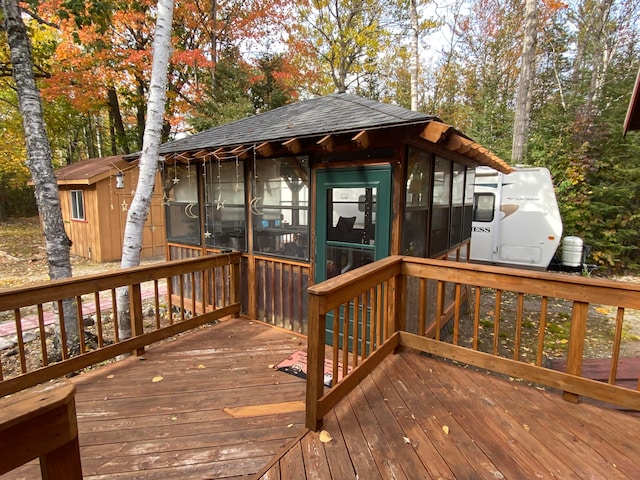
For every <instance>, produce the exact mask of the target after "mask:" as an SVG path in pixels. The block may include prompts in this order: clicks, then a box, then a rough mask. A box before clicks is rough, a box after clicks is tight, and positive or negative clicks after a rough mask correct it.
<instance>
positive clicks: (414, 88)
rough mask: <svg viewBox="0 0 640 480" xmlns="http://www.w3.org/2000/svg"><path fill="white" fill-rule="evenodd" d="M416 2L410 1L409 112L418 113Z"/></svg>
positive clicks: (418, 56)
mask: <svg viewBox="0 0 640 480" xmlns="http://www.w3.org/2000/svg"><path fill="white" fill-rule="evenodd" d="M417 3H418V0H411V110H413V111H414V112H417V111H418V64H419V59H420V52H419V51H418V40H419V34H420V32H419V29H420V24H419V22H418V5H417Z"/></svg>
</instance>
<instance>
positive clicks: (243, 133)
mask: <svg viewBox="0 0 640 480" xmlns="http://www.w3.org/2000/svg"><path fill="white" fill-rule="evenodd" d="M412 126H416V127H417V128H418V130H417V131H416V133H415V135H417V136H419V137H421V138H422V139H424V140H428V141H430V142H433V143H437V144H439V146H441V147H444V148H445V149H447V150H449V151H451V152H455V153H458V154H461V155H463V156H465V157H468V158H469V159H470V160H472V161H474V162H476V163H478V164H480V165H488V166H490V167H493V168H495V169H497V170H500V171H502V172H505V173H508V172H510V171H511V167H510V166H509V165H507V164H506V163H505V162H504V161H503V160H501V159H500V158H498V157H497V156H496V155H494V154H493V153H491V152H490V151H489V150H487V149H486V148H484V147H483V146H482V145H480V144H478V143H475V142H474V141H473V140H471V139H470V138H468V137H467V136H465V135H463V134H462V133H461V132H459V131H458V130H456V129H455V128H453V127H452V126H451V125H447V124H445V123H442V122H441V121H440V119H438V118H437V117H435V116H433V115H426V114H424V113H419V112H414V111H411V110H408V109H406V108H403V107H399V106H397V105H390V104H386V103H381V102H376V101H374V100H368V99H365V98H361V97H358V96H356V95H350V94H347V93H334V94H332V95H327V96H324V97H318V98H313V99H311V100H304V101H301V102H297V103H292V104H290V105H285V106H284V107H280V108H276V109H274V110H269V111H267V112H264V113H261V114H258V115H254V116H252V117H248V118H244V119H242V120H238V121H235V122H232V123H228V124H226V125H222V126H219V127H214V128H211V129H209V130H205V131H203V132H200V133H196V134H195V135H192V136H189V137H185V138H181V139H179V140H174V141H172V142H169V143H165V144H164V145H162V146H161V147H160V154H161V155H164V156H165V157H167V158H168V157H181V158H182V159H183V160H184V159H185V158H191V157H193V158H204V157H206V156H207V155H210V154H214V155H216V156H224V155H225V154H229V155H235V156H238V157H241V158H242V155H246V154H247V152H248V151H249V150H253V151H254V152H257V153H258V154H259V155H261V156H264V157H268V156H271V155H273V154H274V153H277V152H279V151H282V150H283V149H284V150H286V151H287V152H288V153H298V152H300V151H301V150H302V146H301V145H303V144H304V143H307V144H309V142H310V141H313V142H314V143H315V144H316V145H319V146H321V147H322V148H323V149H324V150H325V151H331V149H332V148H333V139H334V138H335V137H338V136H345V135H346V136H347V137H350V140H351V141H352V142H355V143H356V144H357V145H358V146H359V147H360V148H366V146H367V145H368V144H369V140H370V139H369V133H370V132H372V131H376V130H383V129H391V128H398V127H412ZM318 138H320V140H318V141H316V140H317V139H318ZM174 161H175V160H174Z"/></svg>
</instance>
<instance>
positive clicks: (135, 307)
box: [129, 283, 144, 356]
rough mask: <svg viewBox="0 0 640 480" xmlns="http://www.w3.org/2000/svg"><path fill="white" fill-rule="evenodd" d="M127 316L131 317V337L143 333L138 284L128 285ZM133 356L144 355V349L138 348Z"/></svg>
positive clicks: (140, 290) (140, 293) (140, 291)
mask: <svg viewBox="0 0 640 480" xmlns="http://www.w3.org/2000/svg"><path fill="white" fill-rule="evenodd" d="M129 314H130V316H131V336H132V337H137V336H138V335H142V334H143V333H144V323H143V315H142V289H141V287H140V284H139V283H136V284H134V285H129ZM134 355H138V356H140V355H144V348H143V347H142V348H138V349H137V350H136V351H135V352H134Z"/></svg>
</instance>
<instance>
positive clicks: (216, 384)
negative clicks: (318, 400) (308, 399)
mask: <svg viewBox="0 0 640 480" xmlns="http://www.w3.org/2000/svg"><path fill="white" fill-rule="evenodd" d="M304 345H305V339H304V338H302V337H300V336H297V335H295V334H292V333H290V332H285V331H282V330H279V329H275V328H272V327H269V326H266V325H264V324H261V323H259V322H249V321H246V320H241V319H235V320H229V321H226V322H222V323H220V324H216V325H212V326H208V327H205V328H202V329H200V330H198V331H196V332H193V333H191V334H188V335H182V336H181V337H180V338H178V339H175V340H173V341H171V342H165V343H163V344H161V345H158V346H155V347H153V348H150V349H148V351H147V352H146V353H145V355H144V356H143V359H137V358H129V359H126V360H124V361H122V362H118V363H116V364H111V365H106V366H103V367H100V368H97V369H96V370H94V371H92V372H88V373H83V374H82V375H79V376H77V377H74V378H73V379H72V381H73V382H74V383H75V385H76V387H77V394H76V408H77V416H78V427H79V432H80V433H79V440H80V450H81V458H82V466H83V474H84V478H85V479H91V480H97V479H100V480H103V479H104V480H107V479H125V478H126V479H148V480H152V479H153V480H155V479H187V478H188V479H208V478H225V479H226V478H229V479H233V478H240V477H244V478H246V476H247V475H251V474H255V473H256V472H258V471H259V470H260V469H261V468H263V467H264V465H266V464H267V463H268V462H269V461H270V460H271V459H272V458H273V457H274V456H275V455H276V454H277V453H278V452H280V451H282V449H283V448H284V447H285V446H286V445H288V444H290V443H291V442H292V441H293V440H295V439H296V438H297V437H298V436H299V435H300V434H301V433H302V432H303V431H304V428H303V425H304V411H302V410H300V409H299V408H298V409H293V410H294V411H292V408H291V406H289V407H287V406H286V405H282V404H283V402H296V401H298V402H301V401H304V395H305V382H304V380H302V379H300V378H297V377H294V376H293V375H288V374H285V373H283V372H278V371H276V370H274V369H273V368H269V367H270V366H273V365H276V364H278V363H279V362H280V361H282V360H283V359H285V358H286V357H288V356H289V355H291V354H292V353H293V352H295V351H296V350H299V349H300V348H304ZM159 376H161V377H162V380H161V381H156V382H153V379H154V377H159ZM156 380H157V379H156ZM278 405H280V406H281V407H282V408H280V409H279V408H278ZM250 407H254V408H253V409H252V408H250ZM238 408H245V410H244V413H245V415H233V414H232V413H233V411H234V410H233V409H238ZM225 409H228V411H225ZM0 478H2V479H3V480H4V479H7V480H8V479H18V478H25V479H32V478H40V477H39V467H38V465H37V463H35V462H33V463H31V464H29V465H27V466H24V467H22V468H21V469H17V470H15V471H14V472H11V473H9V474H6V475H4V476H2V477H0Z"/></svg>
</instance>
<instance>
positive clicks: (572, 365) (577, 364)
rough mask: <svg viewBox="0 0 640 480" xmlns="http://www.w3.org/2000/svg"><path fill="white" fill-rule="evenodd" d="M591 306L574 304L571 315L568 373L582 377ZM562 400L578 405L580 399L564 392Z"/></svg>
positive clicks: (575, 395) (573, 394) (579, 303)
mask: <svg viewBox="0 0 640 480" xmlns="http://www.w3.org/2000/svg"><path fill="white" fill-rule="evenodd" d="M588 311H589V304H588V303H584V302H574V303H573V310H572V315H571V331H570V334H569V335H570V336H569V352H568V353H567V373H569V374H571V375H577V376H580V375H581V373H582V357H583V356H584V338H585V335H586V333H587V313H588ZM562 398H564V399H565V400H566V401H568V402H571V403H578V402H579V401H580V398H579V396H578V395H577V394H575V393H571V392H562Z"/></svg>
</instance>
